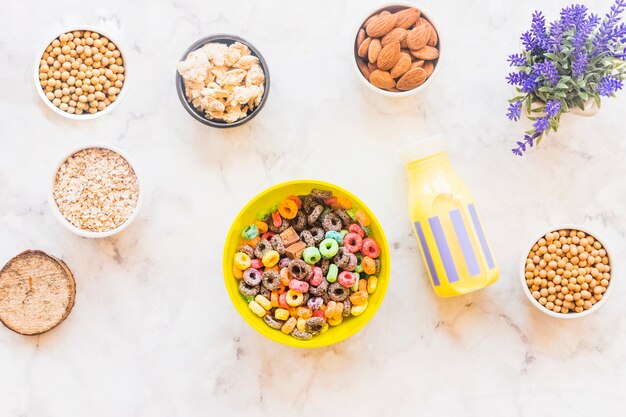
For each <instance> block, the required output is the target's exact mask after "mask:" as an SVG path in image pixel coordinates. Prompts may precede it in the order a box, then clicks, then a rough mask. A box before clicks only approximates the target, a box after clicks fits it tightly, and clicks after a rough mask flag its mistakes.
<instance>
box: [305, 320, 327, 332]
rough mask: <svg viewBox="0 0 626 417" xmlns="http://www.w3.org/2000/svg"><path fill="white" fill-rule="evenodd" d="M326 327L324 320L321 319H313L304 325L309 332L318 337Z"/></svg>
mask: <svg viewBox="0 0 626 417" xmlns="http://www.w3.org/2000/svg"><path fill="white" fill-rule="evenodd" d="M323 327H324V319H323V318H321V317H311V318H310V319H308V320H307V321H306V323H305V325H304V328H305V329H306V331H307V332H309V333H311V334H313V335H316V334H319V333H320V332H321V331H322V328H323Z"/></svg>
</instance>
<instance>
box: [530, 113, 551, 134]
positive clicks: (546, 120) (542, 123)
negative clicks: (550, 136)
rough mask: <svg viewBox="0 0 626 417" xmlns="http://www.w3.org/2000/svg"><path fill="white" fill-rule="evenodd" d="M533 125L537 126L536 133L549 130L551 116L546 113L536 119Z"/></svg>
mask: <svg viewBox="0 0 626 417" xmlns="http://www.w3.org/2000/svg"><path fill="white" fill-rule="evenodd" d="M533 127H534V128H535V133H538V134H540V135H541V134H542V133H543V132H545V131H546V130H548V127H550V116H548V115H546V116H544V117H540V118H538V119H537V120H535V123H533Z"/></svg>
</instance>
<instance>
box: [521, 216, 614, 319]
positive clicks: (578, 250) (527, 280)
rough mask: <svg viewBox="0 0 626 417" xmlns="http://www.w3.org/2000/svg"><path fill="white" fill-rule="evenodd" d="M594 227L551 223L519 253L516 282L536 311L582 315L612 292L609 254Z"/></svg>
mask: <svg viewBox="0 0 626 417" xmlns="http://www.w3.org/2000/svg"><path fill="white" fill-rule="evenodd" d="M598 236H599V235H598V234H597V233H595V232H594V231H591V230H589V228H587V227H582V226H579V225H573V224H569V225H562V226H558V227H551V228H550V229H548V231H546V232H545V233H543V234H542V235H541V237H539V238H538V239H535V240H534V241H533V243H532V244H531V245H530V248H529V249H528V250H527V251H526V252H525V254H524V257H523V259H522V265H521V274H520V278H521V284H522V287H523V291H524V293H525V294H526V297H528V299H529V300H530V302H531V303H532V304H533V305H534V306H535V307H537V308H538V309H539V310H540V311H541V312H543V313H545V314H547V315H549V316H552V317H555V318H559V319H574V318H581V317H586V316H588V315H590V314H592V313H594V312H596V311H597V310H598V309H600V307H602V306H603V305H604V304H605V303H606V301H607V299H608V298H609V295H610V294H611V293H612V292H613V287H614V286H615V284H614V283H613V279H612V278H611V277H612V275H613V269H612V268H613V264H612V259H613V258H612V257H611V252H610V251H609V249H608V248H607V246H606V241H604V240H602V239H601V238H600V237H598Z"/></svg>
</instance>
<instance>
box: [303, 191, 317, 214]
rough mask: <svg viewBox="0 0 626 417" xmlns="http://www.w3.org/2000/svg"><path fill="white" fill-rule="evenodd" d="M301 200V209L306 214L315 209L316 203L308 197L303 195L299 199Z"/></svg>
mask: <svg viewBox="0 0 626 417" xmlns="http://www.w3.org/2000/svg"><path fill="white" fill-rule="evenodd" d="M301 200H302V208H303V209H304V212H305V213H306V214H310V213H311V212H312V211H313V209H314V208H315V207H317V201H315V200H314V199H313V197H311V196H310V195H305V196H304V197H302V198H301Z"/></svg>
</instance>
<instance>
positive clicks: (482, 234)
mask: <svg viewBox="0 0 626 417" xmlns="http://www.w3.org/2000/svg"><path fill="white" fill-rule="evenodd" d="M467 208H468V209H469V212H470V216H471V217H472V222H474V228H475V229H476V233H477V234H478V240H480V246H481V247H482V248H483V252H484V253H485V258H486V259H487V265H488V266H489V269H491V268H493V267H494V266H495V263H494V262H493V257H492V256H491V251H490V250H489V245H488V244H487V238H486V237H485V232H483V228H482V226H481V225H480V220H478V213H476V207H474V205H473V204H470V205H469V206H467Z"/></svg>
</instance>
